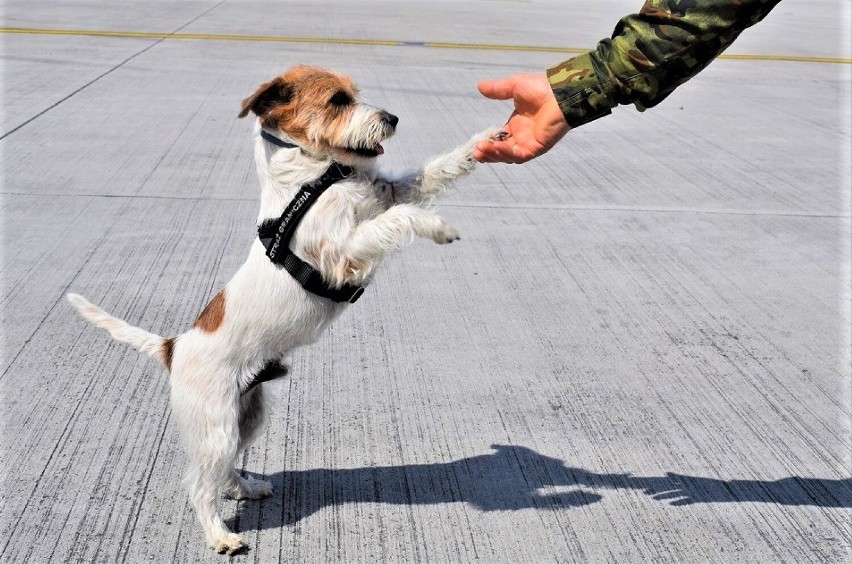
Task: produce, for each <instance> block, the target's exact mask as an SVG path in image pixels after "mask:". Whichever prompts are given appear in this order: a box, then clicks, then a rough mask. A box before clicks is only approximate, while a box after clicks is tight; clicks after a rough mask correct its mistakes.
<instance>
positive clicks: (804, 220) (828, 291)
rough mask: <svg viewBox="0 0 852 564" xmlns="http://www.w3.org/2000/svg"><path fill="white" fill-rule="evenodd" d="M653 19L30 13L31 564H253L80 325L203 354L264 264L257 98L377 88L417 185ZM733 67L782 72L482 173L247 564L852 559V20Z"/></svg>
mask: <svg viewBox="0 0 852 564" xmlns="http://www.w3.org/2000/svg"><path fill="white" fill-rule="evenodd" d="M639 5H640V2H638V0H630V1H627V0H607V1H598V2H563V1H558V0H543V1H532V2H524V1H511V0H474V1H468V2H455V1H433V2H418V3H413V2H405V3H404V2H392V1H386V2H378V1H372V2H354V1H344V0H337V1H336V2H328V3H322V4H320V3H315V2H307V1H303V2H286V3H285V2H262V1H253V2H238V1H228V2H224V1H223V2H216V1H205V0H198V1H191V2H168V1H163V0H152V1H146V2H97V1H94V0H92V1H88V2H71V1H68V0H62V1H56V0H51V1H46V0H26V1H25V0H7V1H6V2H4V3H3V4H2V7H1V8H0V9H2V11H3V12H4V23H3V25H4V26H5V29H4V31H3V33H2V34H0V37H2V44H3V51H2V61H3V74H2V76H3V110H4V111H3V115H2V120H0V131H2V133H0V148H2V158H3V161H2V173H3V181H2V222H3V237H4V242H3V261H2V272H3V275H2V276H3V291H2V298H0V300H1V301H0V308H2V315H3V339H4V348H3V356H2V376H0V386H2V388H1V389H0V393H2V418H3V434H2V445H3V450H2V461H0V475H1V476H2V483H3V488H2V494H0V496H1V497H0V530H2V532H3V534H2V543H0V550H1V551H2V553H0V554H1V555H0V561H2V562H14V563H19V562H21V563H22V562H33V563H44V562H105V563H113V562H130V563H135V562H149V561H151V562H222V561H224V560H225V557H222V556H218V555H215V554H213V553H212V552H211V551H209V550H208V549H207V548H206V547H205V546H204V542H203V537H202V535H201V532H200V528H199V526H198V525H197V523H196V521H195V516H194V514H193V512H192V510H191V508H190V507H189V505H188V500H187V496H186V494H185V492H184V489H183V487H182V485H181V477H182V474H183V470H184V455H183V453H182V451H181V447H180V444H179V440H178V437H177V434H176V431H175V428H174V425H173V424H172V422H171V421H170V410H169V404H168V377H167V375H166V373H165V372H164V370H163V369H162V367H161V366H159V365H158V363H157V362H156V361H153V360H150V359H147V358H143V357H141V356H140V355H139V354H137V353H136V352H135V351H133V350H132V349H130V348H129V347H126V346H124V345H121V344H118V343H115V342H113V341H111V339H110V338H109V337H108V336H106V335H105V334H103V333H102V332H100V331H98V330H96V329H94V328H93V327H91V326H89V325H87V324H86V323H84V322H83V321H82V320H81V319H80V318H78V317H77V316H76V314H75V313H74V312H73V311H72V310H71V308H70V307H69V306H68V304H67V303H66V302H65V300H64V297H63V296H64V294H65V293H66V292H68V291H75V292H79V293H82V294H84V295H86V296H87V297H88V298H90V299H91V300H93V301H95V302H97V303H99V304H101V305H102V306H103V307H105V308H106V309H108V310H110V311H112V312H114V313H115V314H116V315H118V316H120V317H122V318H125V319H127V320H128V321H130V322H131V323H133V324H137V325H140V326H142V327H145V328H148V329H150V330H152V331H155V332H157V333H160V334H164V335H175V334H178V333H180V332H181V331H183V330H185V329H186V328H188V327H189V326H190V325H191V323H192V321H193V320H194V319H195V316H196V315H197V314H198V313H199V311H200V310H201V308H202V307H203V305H204V304H205V303H206V302H207V301H208V299H209V298H210V297H211V295H212V294H213V293H215V292H216V291H217V290H218V288H220V287H221V286H222V285H223V284H224V283H225V282H226V281H227V280H228V278H229V277H230V275H231V274H232V273H233V272H234V270H235V269H236V268H237V267H238V266H239V264H241V262H242V260H243V259H244V256H245V254H246V252H247V248H248V246H249V244H250V242H251V240H252V238H253V236H254V227H253V226H254V220H255V215H256V211H257V206H258V203H257V196H258V184H257V181H256V179H255V173H254V165H253V162H252V156H251V147H252V143H253V140H252V128H251V125H250V123H249V122H248V121H247V120H237V119H235V118H236V114H237V111H238V107H239V101H240V100H241V99H242V98H243V97H244V96H246V95H247V94H248V93H250V92H251V91H252V90H253V89H254V87H255V86H256V85H257V84H259V83H260V82H261V81H263V80H265V79H267V78H270V77H272V76H273V75H275V74H277V73H279V72H280V71H282V70H283V69H284V68H286V67H288V66H290V65H293V64H295V63H311V64H320V65H326V66H332V67H335V68H337V69H339V70H342V71H344V72H347V73H350V74H352V75H353V76H354V78H355V79H356V80H357V81H358V82H359V83H360V85H361V87H362V90H363V93H364V96H365V98H366V99H368V100H371V101H372V102H373V103H375V104H377V105H381V106H384V107H386V108H388V109H390V110H391V111H393V113H395V114H397V115H399V116H400V117H401V122H400V127H399V130H398V134H397V136H396V138H395V139H394V140H392V141H391V142H389V143H387V144H386V145H385V148H386V150H387V154H386V155H385V156H384V157H383V159H384V160H385V161H386V163H387V164H388V165H389V166H391V167H402V166H405V165H410V164H414V163H418V162H420V161H422V160H423V159H424V158H426V157H427V156H429V155H432V154H434V153H436V152H438V151H441V150H444V149H447V148H449V147H451V146H453V145H455V144H457V143H459V142H460V141H462V140H464V139H465V138H466V137H467V136H469V135H470V134H472V133H474V132H476V131H479V130H481V129H484V128H485V127H487V126H490V125H500V124H501V123H503V121H504V120H505V118H506V116H507V115H508V112H509V106H508V105H507V104H506V103H500V102H491V101H487V100H485V99H483V98H481V97H480V96H479V95H478V94H477V93H476V90H475V83H476V81H477V80H479V79H484V78H497V77H501V76H504V75H507V74H510V73H512V72H516V71H521V70H523V71H541V70H542V69H543V68H545V67H546V66H548V65H549V64H552V63H555V62H557V61H559V60H560V59H562V58H566V57H567V56H569V55H570V53H571V52H573V51H572V49H583V48H588V47H590V46H592V45H593V44H594V43H595V41H596V40H598V39H600V38H601V37H604V36H606V35H608V34H609V33H610V32H611V30H612V28H613V27H614V25H615V23H616V20H617V19H618V17H620V16H621V15H624V14H625V13H627V12H629V11H633V10H636V9H637V8H638V7H639ZM9 28H25V29H23V30H21V29H18V30H17V31H15V32H13V31H14V30H10V29H9ZM57 29H59V30H89V31H92V30H95V31H99V32H105V31H112V32H119V33H118V34H117V35H113V36H110V35H106V34H91V33H89V34H82V35H77V34H72V33H68V32H64V33H59V34H56V33H53V32H50V31H48V30H57ZM127 32H145V33H142V34H140V35H137V36H130V35H131V34H129V33H127ZM157 34H159V35H157ZM188 34H194V35H188ZM217 34H218V35H223V34H228V35H229V37H210V36H211V35H217ZM257 36H276V37H278V39H277V40H274V41H261V40H260V39H262V38H259V37H257ZM285 37H287V38H291V39H292V38H294V37H295V38H298V37H302V38H321V39H325V40H326V41H320V42H309V41H307V40H304V39H303V40H298V41H283V40H282V38H285ZM267 39H268V38H267ZM340 39H352V40H356V41H355V42H352V43H348V44H345V43H341V42H340V41H335V40H340ZM372 40H394V41H395V43H392V44H388V45H385V44H375V43H372ZM434 42H455V43H466V44H468V45H467V46H456V47H455V48H447V47H441V46H436V45H434V44H433V43H434ZM488 45H491V47H488ZM513 45H514V46H518V45H526V46H534V47H555V48H558V49H555V50H553V51H552V52H550V51H547V50H546V49H534V50H526V51H524V50H510V49H506V48H500V46H504V47H505V46H513ZM475 47H487V48H475ZM557 51H561V52H564V53H565V55H563V54H561V53H560V52H557ZM729 52H730V53H731V54H748V55H759V56H758V57H754V58H748V59H744V60H743V59H736V58H727V59H724V60H719V61H717V62H715V63H714V64H712V65H711V66H710V67H709V68H708V69H707V70H706V71H705V72H703V73H702V74H701V75H700V76H699V77H697V78H696V79H695V80H693V81H692V82H690V83H688V84H686V85H684V86H683V87H682V88H680V89H679V90H678V91H677V92H676V93H675V94H674V95H673V96H671V98H670V99H669V100H667V101H666V102H665V103H664V104H662V105H661V106H660V107H658V108H656V109H654V110H651V111H649V112H646V113H644V114H640V113H638V112H636V111H635V110H633V109H632V108H627V107H625V108H621V109H619V110H617V111H616V112H615V115H613V116H611V117H608V118H606V119H603V120H599V121H597V122H594V123H592V124H589V125H587V126H584V127H582V128H580V129H578V130H577V131H575V132H572V133H571V134H569V135H568V136H567V137H566V139H565V140H564V142H563V143H561V144H560V145H559V146H558V147H557V148H555V149H554V150H553V151H552V152H551V153H550V154H548V155H546V156H545V157H543V158H541V159H539V160H537V161H535V162H532V163H530V164H528V165H525V166H519V167H510V166H504V165H492V166H482V167H480V168H479V169H478V170H477V171H476V172H475V173H474V174H473V176H472V177H471V178H469V179H468V180H467V181H465V182H464V183H463V184H462V185H460V187H459V190H458V191H457V192H454V193H453V194H452V195H451V196H449V198H448V199H447V200H446V201H445V202H444V204H443V206H442V208H441V209H442V212H443V214H444V215H445V216H446V217H447V218H448V219H449V220H451V222H452V223H453V224H454V225H455V226H457V227H458V228H459V229H460V230H461V232H462V234H463V238H462V240H461V241H460V242H458V243H455V244H453V245H451V246H448V247H437V246H435V245H433V244H430V243H426V242H417V243H415V244H414V245H413V246H412V247H410V248H408V249H406V250H404V251H403V252H401V253H400V254H399V255H398V256H396V257H395V258H394V259H393V260H391V261H389V263H388V264H387V265H386V266H385V267H384V268H383V269H382V270H381V272H380V273H379V275H378V276H377V278H376V279H375V280H374V282H373V283H372V284H371V285H370V287H369V289H368V291H367V293H366V294H365V295H364V297H363V298H362V299H361V301H359V302H358V303H357V304H356V305H355V306H353V307H351V308H350V310H349V311H348V312H347V313H346V314H345V315H344V316H343V317H342V318H341V319H340V320H339V322H338V323H336V324H335V325H334V326H333V327H332V328H331V329H330V330H329V331H328V332H327V334H325V335H324V336H323V337H322V339H321V340H320V342H319V343H317V344H316V345H315V346H313V347H310V348H307V349H304V350H302V351H299V352H298V353H297V354H295V355H294V358H293V364H294V368H295V370H294V373H293V376H292V377H291V378H290V379H289V380H287V381H284V382H278V383H274V384H269V385H268V386H269V388H270V389H273V390H274V392H275V394H276V396H277V398H278V399H277V401H276V404H277V407H276V409H275V410H274V413H273V415H272V420H271V424H270V427H269V429H268V431H267V432H266V433H265V434H264V435H263V436H262V438H261V439H260V440H259V441H258V443H257V444H256V445H255V446H254V447H253V448H251V450H250V451H249V452H248V453H247V455H246V456H245V459H244V460H243V468H244V469H245V471H246V472H247V473H248V474H251V475H256V476H257V475H262V476H266V478H267V479H270V480H271V481H272V482H273V484H274V487H275V494H274V496H273V497H272V498H271V499H268V500H266V501H263V502H239V503H238V502H233V501H224V502H223V511H224V513H225V515H226V516H227V519H228V522H229V523H230V524H231V525H232V526H233V527H234V528H236V529H237V530H238V531H239V532H240V533H241V534H242V535H244V537H245V538H246V540H247V541H248V543H249V544H250V550H248V551H247V552H246V553H244V554H241V555H238V556H236V557H235V558H234V559H233V560H234V561H235V562H258V563H270V562H347V563H348V562H376V561H382V562H437V563H442V562H470V561H474V560H480V561H483V562H506V563H516V562H534V563H538V562H619V563H622V562H791V563H807V562H820V563H822V562H844V561H848V560H849V558H850V557H852V551H850V547H851V546H852V525H850V516H852V512H850V509H852V481H851V480H850V476H852V468H851V467H850V436H851V435H850V295H849V294H850V160H849V155H850V103H849V102H850V85H851V84H852V80H850V71H852V65H850V60H849V59H850V56H852V55H850V39H849V6H848V2H844V1H842V0H832V1H819V0H786V1H785V2H782V3H781V4H780V5H779V6H778V7H776V8H775V10H774V12H773V13H772V14H771V15H770V16H769V17H768V18H767V19H766V20H765V21H764V22H763V23H761V24H760V25H758V26H757V27H755V28H754V29H752V30H748V31H747V32H746V33H745V34H744V35H743V37H741V39H740V40H739V41H738V42H737V43H736V44H735V45H734V46H733V47H732V48H731V49H730V51H729ZM779 55H780V56H782V57H781V58H780V59H779V58H778V57H777V56H779ZM795 58H803V59H802V60H798V61H793V60H790V59H795ZM836 59H843V60H840V61H837V60H836Z"/></svg>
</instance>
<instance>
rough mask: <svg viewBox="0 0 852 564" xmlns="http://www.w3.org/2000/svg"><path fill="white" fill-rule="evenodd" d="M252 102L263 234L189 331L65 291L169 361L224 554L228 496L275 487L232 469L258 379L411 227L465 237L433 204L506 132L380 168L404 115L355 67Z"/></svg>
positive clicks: (197, 493) (109, 326)
mask: <svg viewBox="0 0 852 564" xmlns="http://www.w3.org/2000/svg"><path fill="white" fill-rule="evenodd" d="M249 114H254V115H255V116H256V118H257V119H256V127H255V130H256V133H257V135H258V136H257V140H256V142H255V149H254V156H255V161H256V165H257V172H258V176H259V178H260V184H261V195H260V213H259V215H258V225H260V226H261V232H260V237H258V238H257V239H255V241H254V243H253V244H252V246H251V250H250V252H249V256H248V259H247V260H246V262H245V263H244V264H243V265H242V267H241V268H240V269H239V270H238V271H237V273H236V274H235V275H234V276H233V278H232V279H231V280H230V281H229V282H228V283H227V285H226V286H225V288H224V289H223V290H222V291H220V292H219V293H218V294H216V295H215V297H213V299H212V300H211V301H210V303H209V304H208V305H207V307H205V308H204V310H203V311H202V312H201V314H200V316H199V317H198V319H197V320H196V322H195V324H194V325H193V327H192V328H191V329H190V330H189V331H187V332H186V333H183V334H181V335H180V336H178V337H172V338H164V337H161V336H159V335H155V334H153V333H149V332H147V331H145V330H143V329H140V328H138V327H133V326H131V325H129V324H127V323H126V322H124V321H123V320H121V319H118V318H116V317H113V316H112V315H110V314H108V313H106V312H105V311H103V310H102V309H100V308H98V307H97V306H95V305H92V304H91V303H89V302H88V301H87V300H86V299H85V298H83V297H82V296H79V295H77V294H68V300H69V301H70V302H71V304H72V305H73V306H74V307H75V308H76V309H77V310H78V311H79V312H80V314H81V315H82V316H83V317H84V318H85V319H87V320H88V321H90V322H91V323H93V324H95V325H96V326H98V327H100V328H103V329H106V330H107V331H108V332H109V333H110V334H111V335H112V337H113V338H115V339H117V340H119V341H123V342H125V343H129V344H130V345H132V346H133V347H135V348H137V349H138V350H140V351H141V352H144V353H147V354H148V355H151V356H154V357H156V358H159V359H160V360H161V361H162V362H163V363H164V364H165V366H166V368H167V369H168V371H169V372H170V383H171V405H172V411H173V413H174V415H175V419H176V421H177V423H178V426H179V428H180V432H181V435H182V438H183V440H184V443H185V446H186V450H187V453H188V458H189V471H188V473H187V476H186V480H185V482H186V485H187V487H188V490H189V495H190V498H191V502H192V505H193V506H194V508H195V511H196V514H197V516H198V519H199V521H200V522H201V526H202V528H203V530H204V534H205V536H206V540H207V543H208V544H209V545H210V547H211V548H213V550H215V551H216V552H218V553H220V554H224V553H228V554H234V553H235V552H237V551H239V550H240V549H242V548H243V547H244V546H245V545H244V542H243V540H242V538H241V537H240V536H239V535H237V534H235V533H233V532H231V531H229V530H228V528H227V527H226V525H225V523H224V522H223V521H222V518H221V516H220V514H219V510H218V503H217V500H218V498H219V494H220V493H221V492H223V491H224V493H225V494H226V495H228V496H230V497H231V498H234V499H263V498H265V497H268V496H270V495H271V494H272V485H271V484H270V483H269V482H267V481H264V480H257V479H253V478H247V477H243V476H242V475H240V473H239V472H238V471H237V470H236V469H235V463H236V461H237V460H238V458H239V456H240V453H241V452H242V451H244V450H245V449H246V448H247V447H248V446H249V445H250V444H251V442H252V441H253V440H254V439H255V438H256V437H257V436H258V434H259V433H260V431H261V429H262V427H263V426H264V423H265V422H266V419H267V402H266V392H265V391H264V385H263V382H264V381H266V380H269V379H272V378H275V377H279V376H283V375H285V374H286V373H287V372H288V367H287V365H286V364H285V359H286V357H287V356H288V354H289V353H290V352H291V351H293V350H294V349H295V348H297V347H300V346H304V345H308V344H310V343H313V342H315V341H316V340H317V338H318V336H319V335H320V334H321V333H322V331H323V330H324V329H325V328H326V327H327V326H328V325H329V324H330V323H331V322H332V321H333V320H334V319H335V318H336V317H337V316H338V315H340V314H341V312H342V311H343V310H344V309H345V308H346V307H347V305H348V304H349V302H354V301H355V299H357V297H358V296H360V293H361V292H363V288H364V285H366V284H367V282H368V281H369V280H370V278H371V277H372V276H373V274H374V272H375V270H376V267H377V266H378V265H379V264H380V263H381V262H382V260H383V259H384V258H385V257H386V256H388V255H389V254H390V253H391V252H392V251H394V250H396V249H398V248H399V247H401V246H403V245H404V244H406V243H408V242H409V241H411V240H412V239H413V238H414V237H422V238H426V239H432V240H433V241H435V242H436V243H439V244H446V243H451V242H453V241H455V240H457V239H458V238H459V235H458V232H457V231H456V230H455V229H454V228H453V227H451V226H450V225H449V224H447V222H446V221H444V219H442V218H441V217H440V216H439V215H437V214H436V213H435V212H434V211H432V204H433V203H434V201H435V200H436V199H437V198H438V197H439V196H441V194H443V193H444V191H445V190H446V189H447V188H448V187H449V186H450V184H451V183H452V181H454V180H456V179H458V178H460V177H463V176H465V175H467V174H468V173H470V172H471V170H472V169H473V168H474V165H475V161H474V159H473V156H472V153H473V149H474V147H475V146H476V144H477V142H479V141H481V140H488V139H497V138H501V135H502V134H501V132H497V131H496V130H489V131H487V132H483V133H481V134H479V135H476V136H474V137H473V138H472V139H471V140H470V141H468V142H467V143H465V144H463V145H461V146H459V147H457V148H456V149H454V150H452V151H450V152H448V153H446V154H443V155H441V156H438V157H436V158H433V159H432V160H430V161H428V162H427V163H426V164H425V165H423V166H422V167H421V168H419V169H417V170H414V171H410V172H407V173H403V174H397V175H389V174H386V173H382V172H381V171H380V170H379V169H378V168H377V167H376V160H377V157H378V156H380V155H381V154H383V153H384V148H383V147H382V145H381V143H382V142H383V141H385V140H386V139H388V138H390V137H391V136H392V135H393V134H394V133H395V131H396V126H397V122H398V118H397V117H396V116H394V115H392V114H390V113H388V112H386V111H384V110H382V109H379V108H376V107H373V106H370V105H367V104H365V103H363V102H361V101H360V99H359V94H358V89H357V87H356V86H355V84H354V83H353V82H352V80H351V79H350V78H349V77H347V76H344V75H341V74H339V73H337V72H334V71H331V70H328V69H322V68H316V67H309V66H299V67H295V68H293V69H290V70H289V71H287V72H285V73H284V74H282V75H280V76H278V77H276V78H274V79H272V80H270V81H269V82H266V83H264V84H262V85H261V86H260V87H259V88H257V90H256V91H255V92H254V93H253V94H252V95H251V96H249V97H248V98H246V99H245V100H243V102H242V107H241V110H240V112H239V117H245V116H247V115H249ZM332 172H334V173H335V174H332V176H335V175H336V176H342V178H332V180H336V181H335V182H334V183H332V184H330V185H329V186H327V187H325V188H323V190H324V191H322V193H321V194H320V195H319V196H318V198H316V199H315V204H311V206H310V208H309V209H307V207H308V205H307V204H304V203H300V201H301V200H302V199H303V198H306V197H305V196H304V193H305V192H310V191H311V190H313V189H314V188H316V184H317V182H320V181H321V180H323V179H326V180H327V178H326V177H327V176H328V175H329V174H331V173H332ZM305 187H307V188H305ZM314 192H315V193H314V196H316V190H315V191H314ZM297 196H298V197H297ZM294 208H296V209H295V211H294ZM288 210H289V211H288ZM285 213H291V215H292V214H295V215H299V214H302V217H301V219H300V220H299V223H298V226H297V227H298V228H297V229H295V228H294V227H293V225H292V224H288V225H287V228H288V229H290V230H291V231H292V230H293V229H295V231H294V232H292V233H291V235H292V238H291V239H290V240H289V241H287V240H281V239H280V235H281V233H280V231H282V230H284V229H283V228H281V229H279V227H280V226H281V225H283V224H284V222H285V220H286V219H287V218H285V217H282V216H284V215H285ZM276 222H277V223H276ZM267 227H271V228H269V229H267V235H268V237H267V238H266V240H264V238H263V236H264V233H263V230H264V229H265V228H267ZM276 237H279V238H277V239H276ZM277 247H282V248H283V249H282V248H277ZM281 250H283V251H284V254H285V255H287V256H288V257H290V258H289V259H288V260H290V259H292V260H294V261H297V262H298V264H299V265H301V266H300V268H302V269H303V270H304V271H306V272H309V273H313V274H311V275H310V276H308V277H307V278H311V276H312V277H313V278H312V282H311V283H310V284H309V283H307V282H306V281H305V280H300V279H298V278H297V274H294V273H292V272H291V271H290V270H287V269H286V268H284V267H282V265H281V264H279V263H276V262H274V261H273V254H274V253H277V252H279V251H281ZM293 256H295V257H296V258H295V259H294V258H292V257H293ZM305 265H306V266H305ZM299 272H302V271H299ZM311 284H313V286H311ZM353 288H354V292H353V291H352V289H353ZM347 289H348V290H347ZM312 290H313V291H312ZM315 292H319V294H318V293H315ZM323 292H325V293H326V294H325V295H323ZM335 292H336V293H335ZM341 292H343V294H342V295H341ZM328 296H331V297H328Z"/></svg>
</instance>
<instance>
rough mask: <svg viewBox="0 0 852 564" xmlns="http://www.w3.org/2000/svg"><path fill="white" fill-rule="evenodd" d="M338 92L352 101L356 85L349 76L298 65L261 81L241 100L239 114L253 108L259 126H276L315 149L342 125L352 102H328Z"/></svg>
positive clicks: (327, 142)
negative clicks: (260, 124) (252, 91)
mask: <svg viewBox="0 0 852 564" xmlns="http://www.w3.org/2000/svg"><path fill="white" fill-rule="evenodd" d="M339 92H342V93H344V94H345V95H346V96H348V97H349V99H351V100H352V101H353V103H354V100H355V98H356V97H357V95H358V89H357V87H356V86H355V84H354V83H353V82H352V80H351V79H350V78H349V77H347V76H343V75H340V74H337V73H335V72H333V71H330V70H327V69H322V68H316V67H306V66H298V67H295V68H293V69H291V70H289V71H287V72H286V73H284V74H283V75H281V76H279V77H277V78H274V79H272V80H270V81H269V82H265V83H263V84H261V85H260V87H259V88H258V89H257V90H256V91H255V92H254V94H252V95H251V96H249V97H248V98H246V99H245V100H243V103H242V108H241V110H240V114H239V117H245V116H246V115H248V113H249V112H250V111H251V112H254V113H255V114H257V116H258V117H260V120H261V123H262V124H263V127H266V128H268V129H278V130H280V131H282V132H284V133H286V134H287V135H288V136H289V137H291V138H292V139H293V140H294V141H296V142H299V143H302V144H305V145H307V146H309V147H313V148H315V149H319V150H326V149H329V148H330V147H332V146H333V144H332V142H331V140H332V139H335V138H336V137H337V136H338V134H339V133H340V132H341V131H342V130H343V129H344V128H345V127H346V125H347V124H348V122H349V111H350V110H351V109H352V107H353V106H354V104H350V105H348V106H347V105H335V104H332V103H331V99H332V97H334V95H335V94H337V93H339Z"/></svg>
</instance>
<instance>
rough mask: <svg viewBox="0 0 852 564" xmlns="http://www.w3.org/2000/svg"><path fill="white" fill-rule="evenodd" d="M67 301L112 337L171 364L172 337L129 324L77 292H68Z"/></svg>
mask: <svg viewBox="0 0 852 564" xmlns="http://www.w3.org/2000/svg"><path fill="white" fill-rule="evenodd" d="M68 301H69V302H71V305H73V306H74V307H75V308H77V311H79V312H80V315H82V316H83V317H84V318H85V319H86V320H88V321H89V322H91V323H93V324H94V325H97V326H98V327H100V328H101V329H106V330H107V331H109V334H110V335H112V337H113V338H114V339H116V340H118V341H122V342H124V343H128V344H130V345H132V346H133V347H134V348H135V349H138V350H139V351H141V352H143V353H145V354H147V355H150V356H153V357H156V358H159V359H160V360H162V361H163V362H164V363H166V365H167V366H168V365H169V364H171V362H170V361H171V347H172V345H173V344H174V341H173V340H172V339H164V338H163V337H160V336H159V335H155V334H153V333H149V332H148V331H145V330H144V329H140V328H139V327H134V326H132V325H129V324H128V323H127V322H125V321H123V320H121V319H119V318H117V317H113V316H112V315H110V314H108V313H107V312H105V311H104V310H102V309H101V308H99V307H98V306H96V305H94V304H92V303H90V302H89V301H88V300H87V299H86V298H84V297H83V296H80V295H78V294H68Z"/></svg>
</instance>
